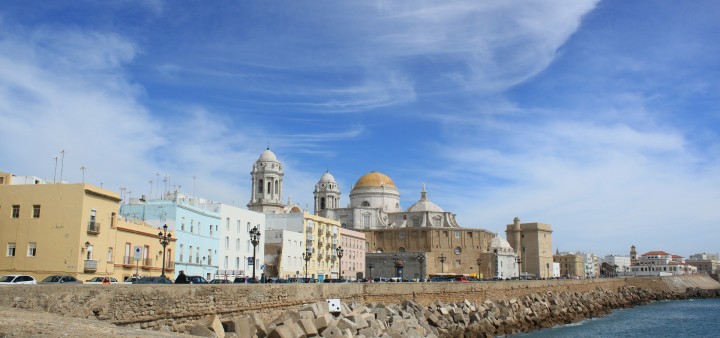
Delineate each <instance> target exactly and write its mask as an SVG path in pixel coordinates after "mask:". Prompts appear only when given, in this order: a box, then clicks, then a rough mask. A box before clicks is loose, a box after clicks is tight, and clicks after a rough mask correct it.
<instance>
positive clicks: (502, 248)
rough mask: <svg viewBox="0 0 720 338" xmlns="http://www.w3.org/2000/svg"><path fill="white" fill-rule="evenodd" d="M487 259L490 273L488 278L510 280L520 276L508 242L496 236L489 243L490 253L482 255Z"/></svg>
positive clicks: (513, 252)
mask: <svg viewBox="0 0 720 338" xmlns="http://www.w3.org/2000/svg"><path fill="white" fill-rule="evenodd" d="M484 257H489V259H490V268H491V270H492V273H490V274H488V275H487V277H488V278H493V279H512V278H517V277H519V276H520V271H519V268H518V267H519V265H518V262H517V260H518V256H517V254H516V253H515V250H513V248H512V247H511V246H510V243H508V241H506V240H504V239H503V238H502V237H500V236H497V237H495V238H493V239H492V240H491V241H490V253H489V254H487V255H484Z"/></svg>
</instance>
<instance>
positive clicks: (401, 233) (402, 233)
mask: <svg viewBox="0 0 720 338" xmlns="http://www.w3.org/2000/svg"><path fill="white" fill-rule="evenodd" d="M398 235H400V239H403V238H405V231H400V232H399V233H398Z"/></svg>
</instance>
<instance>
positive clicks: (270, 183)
mask: <svg viewBox="0 0 720 338" xmlns="http://www.w3.org/2000/svg"><path fill="white" fill-rule="evenodd" d="M267 192H268V194H270V193H272V182H267Z"/></svg>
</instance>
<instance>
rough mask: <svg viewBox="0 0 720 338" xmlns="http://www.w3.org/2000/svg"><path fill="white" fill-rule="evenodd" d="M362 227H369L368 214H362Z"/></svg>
mask: <svg viewBox="0 0 720 338" xmlns="http://www.w3.org/2000/svg"><path fill="white" fill-rule="evenodd" d="M363 228H365V229H370V214H363Z"/></svg>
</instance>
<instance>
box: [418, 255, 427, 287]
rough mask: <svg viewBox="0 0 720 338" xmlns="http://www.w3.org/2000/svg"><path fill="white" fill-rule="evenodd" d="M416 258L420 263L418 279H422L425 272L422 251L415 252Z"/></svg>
mask: <svg viewBox="0 0 720 338" xmlns="http://www.w3.org/2000/svg"><path fill="white" fill-rule="evenodd" d="M417 260H418V263H420V280H424V279H425V274H424V273H423V265H424V263H425V255H424V254H423V253H422V252H419V253H418V254H417Z"/></svg>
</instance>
